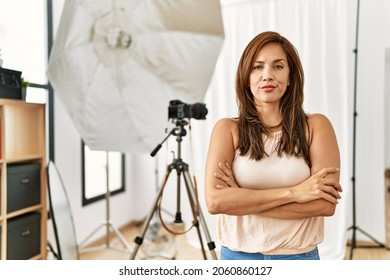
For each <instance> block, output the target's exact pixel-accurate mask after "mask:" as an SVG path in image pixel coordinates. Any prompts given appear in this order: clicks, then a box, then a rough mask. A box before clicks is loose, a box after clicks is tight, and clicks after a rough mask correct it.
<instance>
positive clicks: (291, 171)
mask: <svg viewBox="0 0 390 280" xmlns="http://www.w3.org/2000/svg"><path fill="white" fill-rule="evenodd" d="M281 134H282V132H276V133H273V134H272V135H271V136H270V137H269V138H267V137H264V141H265V142H264V149H265V152H266V153H267V154H268V155H269V157H264V158H263V159H261V160H260V161H255V160H252V159H250V158H249V155H246V156H240V155H239V151H238V150H237V151H236V155H235V158H234V160H233V166H232V168H233V173H234V176H235V179H236V181H237V183H238V185H239V186H240V187H242V188H249V189H272V188H283V187H289V186H294V185H297V184H299V183H300V182H302V181H304V180H306V179H307V178H309V177H310V168H309V166H308V165H307V164H306V162H305V160H304V159H303V158H297V157H291V156H286V155H282V156H281V157H279V156H278V155H277V151H276V147H277V144H278V142H279V140H280V137H281ZM217 221H218V229H217V237H218V241H219V242H220V243H221V245H223V246H225V247H228V248H229V249H231V250H234V251H242V252H248V253H263V254H268V255H274V254H299V253H304V252H309V251H311V250H313V249H314V248H315V247H316V246H317V245H318V244H319V243H320V242H322V240H323V235H324V231H323V228H324V225H323V224H324V218H323V217H312V218H306V219H286V220H285V219H276V218H268V217H262V216H261V215H260V214H252V215H244V216H233V215H224V214H221V215H218V219H217Z"/></svg>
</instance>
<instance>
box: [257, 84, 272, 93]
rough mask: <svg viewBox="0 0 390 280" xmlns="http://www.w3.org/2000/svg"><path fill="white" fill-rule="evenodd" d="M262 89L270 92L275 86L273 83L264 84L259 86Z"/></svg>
mask: <svg viewBox="0 0 390 280" xmlns="http://www.w3.org/2000/svg"><path fill="white" fill-rule="evenodd" d="M260 88H261V89H262V90H263V91H265V92H271V91H273V90H274V89H275V86H273V85H265V86H262V87H260Z"/></svg>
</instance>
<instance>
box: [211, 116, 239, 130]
mask: <svg viewBox="0 0 390 280" xmlns="http://www.w3.org/2000/svg"><path fill="white" fill-rule="evenodd" d="M237 123H238V119H237V118H222V119H219V120H218V121H217V122H216V123H215V126H214V127H215V128H223V129H227V128H230V129H231V128H235V127H237Z"/></svg>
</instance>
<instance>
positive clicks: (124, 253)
mask: <svg viewBox="0 0 390 280" xmlns="http://www.w3.org/2000/svg"><path fill="white" fill-rule="evenodd" d="M141 225H142V224H141V223H140V222H134V223H132V224H129V225H128V226H126V227H124V228H122V229H120V235H121V237H123V238H124V239H125V242H126V244H124V242H122V241H121V240H120V238H118V235H117V234H115V233H112V235H111V236H110V237H109V238H103V239H102V240H99V241H97V242H95V243H93V244H90V245H88V246H86V247H84V248H80V259H82V260H128V259H136V260H139V259H176V260H203V259H205V257H204V255H203V253H202V250H201V249H199V248H194V247H193V246H191V245H190V244H188V242H187V240H186V236H185V235H176V236H175V235H172V234H170V233H168V232H166V231H165V230H164V229H163V228H160V230H159V231H158V232H157V233H153V230H152V229H151V228H149V229H148V232H147V234H146V235H145V240H144V242H143V244H142V245H141V246H139V247H138V250H137V253H136V254H135V256H132V253H133V252H134V246H135V242H134V238H135V237H136V236H138V235H139V234H140V226H141ZM178 231H180V229H178ZM151 233H153V234H151ZM148 234H149V235H148ZM99 246H100V247H99ZM126 246H127V248H126ZM366 246H372V247H371V248H366ZM350 250H351V248H350V246H348V244H346V252H345V259H346V260H349V259H350ZM352 253H353V254H352V259H353V260H390V251H389V250H387V249H385V248H381V247H380V246H378V245H377V244H372V243H368V242H357V246H356V248H354V250H353V252H352ZM205 254H206V258H207V259H213V256H212V255H211V253H210V251H209V250H208V249H207V248H206V250H205ZM215 254H216V255H217V257H219V252H218V251H217V250H216V251H215Z"/></svg>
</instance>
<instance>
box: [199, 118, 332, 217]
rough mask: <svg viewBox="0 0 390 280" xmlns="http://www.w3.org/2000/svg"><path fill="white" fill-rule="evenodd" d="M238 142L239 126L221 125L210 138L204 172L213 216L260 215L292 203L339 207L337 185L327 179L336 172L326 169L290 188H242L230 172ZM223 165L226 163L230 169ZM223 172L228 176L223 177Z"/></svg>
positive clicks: (227, 120) (216, 126) (206, 194)
mask: <svg viewBox="0 0 390 280" xmlns="http://www.w3.org/2000/svg"><path fill="white" fill-rule="evenodd" d="M236 141H237V131H236V122H235V121H234V120H231V119H223V120H221V121H219V122H218V123H217V124H216V125H215V127H214V129H213V132H212V135H211V138H210V145H209V151H208V155H207V162H206V172H205V186H206V189H205V196H206V204H207V208H208V210H209V212H210V213H211V214H219V213H224V214H231V215H247V214H252V213H260V212H263V211H266V210H269V209H273V208H275V207H278V206H281V205H286V204H290V203H293V202H299V203H304V202H307V201H312V200H316V199H319V198H323V199H326V200H329V201H330V202H331V203H336V197H337V195H338V192H337V191H335V188H337V186H333V185H334V184H335V182H333V181H331V180H328V179H324V177H326V175H327V174H329V173H332V172H336V169H335V168H324V169H322V170H321V171H319V172H318V173H317V174H316V175H315V176H312V177H311V178H309V179H310V180H307V181H305V182H303V183H301V184H299V185H297V186H293V187H291V188H279V189H269V190H252V189H245V188H240V187H239V186H238V185H237V183H236V182H235V180H234V176H233V175H232V174H226V172H229V168H230V166H231V163H232V161H233V158H234V154H235V146H236V145H235V143H237V142H236ZM221 162H223V163H227V167H226V166H225V165H224V164H221ZM221 168H222V170H224V172H225V175H223V174H220V171H221Z"/></svg>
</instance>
